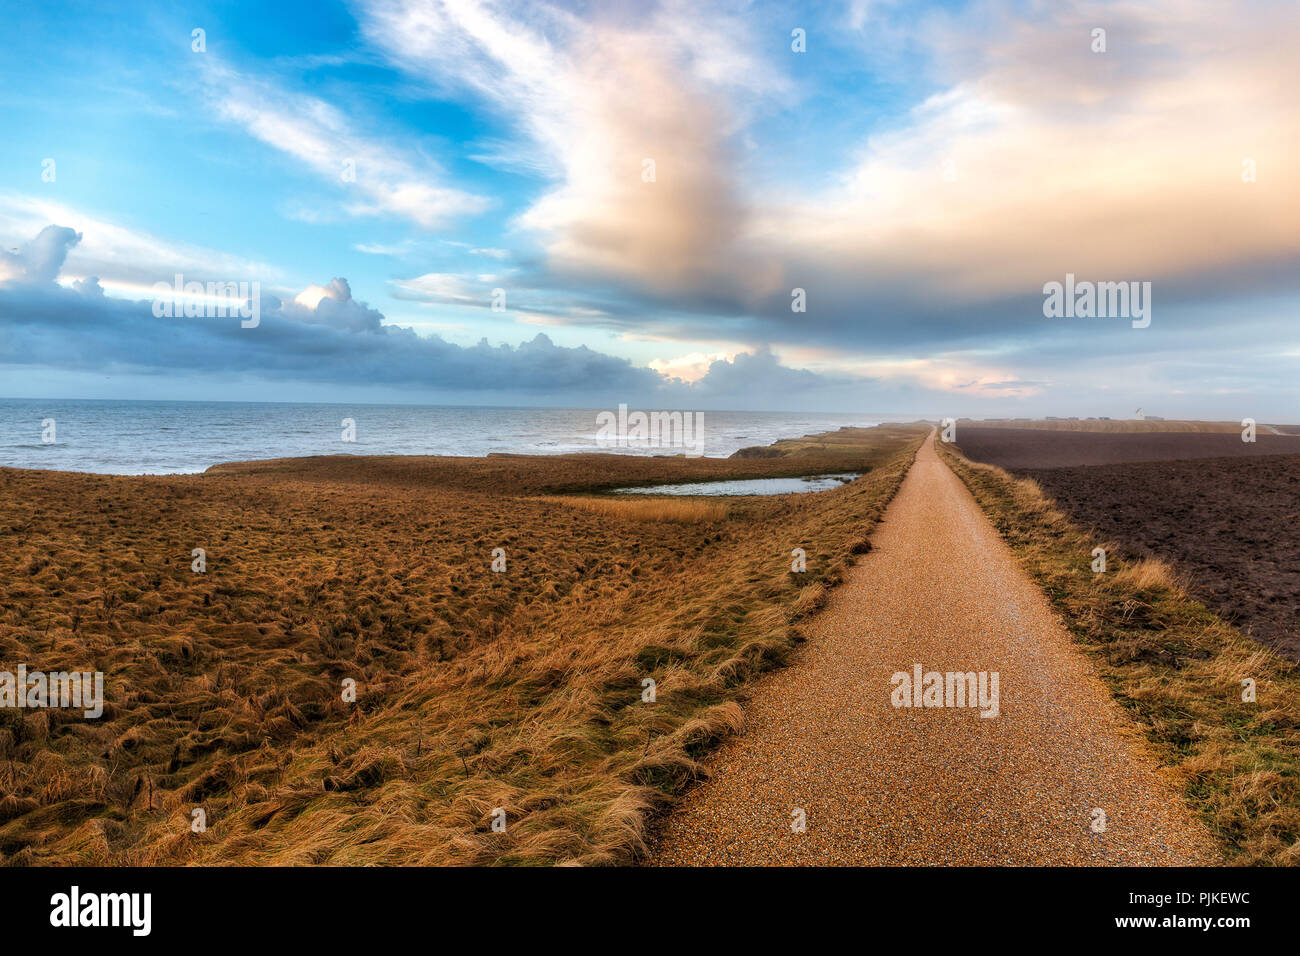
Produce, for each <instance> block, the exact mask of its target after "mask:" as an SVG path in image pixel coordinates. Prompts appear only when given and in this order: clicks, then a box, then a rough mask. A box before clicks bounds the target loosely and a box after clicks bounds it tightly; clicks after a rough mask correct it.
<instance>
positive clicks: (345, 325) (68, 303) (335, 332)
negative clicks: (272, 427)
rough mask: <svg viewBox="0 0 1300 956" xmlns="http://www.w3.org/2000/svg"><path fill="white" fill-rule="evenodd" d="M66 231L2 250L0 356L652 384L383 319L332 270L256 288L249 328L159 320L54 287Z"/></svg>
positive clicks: (457, 382)
mask: <svg viewBox="0 0 1300 956" xmlns="http://www.w3.org/2000/svg"><path fill="white" fill-rule="evenodd" d="M77 238H79V237H78V236H77V234H76V233H75V232H73V231H72V230H70V229H65V228H63V227H58V226H50V227H48V228H46V229H44V230H42V231H41V233H40V235H39V236H38V238H37V239H36V240H35V241H33V242H32V243H30V244H28V246H27V247H26V248H25V249H24V251H23V252H22V253H20V254H18V255H16V256H15V255H12V254H8V253H6V256H8V259H7V260H6V261H7V262H10V263H20V264H21V265H22V269H23V271H22V272H21V273H20V274H18V275H15V276H11V277H10V278H9V279H7V280H6V281H2V282H0V363H3V364H5V365H10V366H18V365H22V366H43V367H49V368H54V369H61V370H72V371H75V370H112V371H116V372H119V373H124V372H146V373H152V374H156V375H164V376H173V377H179V378H181V379H184V378H185V377H186V376H188V375H191V374H194V373H209V372H219V373H231V372H238V373H239V374H241V375H251V376H257V377H261V378H263V379H265V380H268V381H281V382H283V381H284V380H290V381H293V380H297V381H304V382H308V381H310V382H323V383H331V384H336V385H341V386H352V387H370V386H375V387H377V386H383V387H387V386H408V387H414V388H423V389H435V390H436V389H456V390H468V391H502V392H515V393H531V394H540V395H552V394H557V393H563V392H566V391H567V392H573V393H590V392H592V391H607V392H611V393H618V392H631V391H635V392H637V393H638V394H645V393H649V392H653V391H654V390H655V389H656V388H658V387H659V385H660V384H661V379H660V377H659V376H658V375H657V374H656V373H655V372H653V371H651V370H650V369H645V368H637V367H635V366H633V365H632V364H631V363H630V362H629V361H628V360H626V359H621V358H617V357H614V356H610V355H604V354H601V353H599V352H595V351H592V350H591V349H588V348H585V347H580V348H566V347H561V346H557V345H555V344H554V343H553V342H552V341H551V340H550V339H549V338H547V337H546V336H545V335H540V334H539V335H537V336H536V337H534V338H533V339H532V340H530V341H527V342H524V343H522V344H520V345H519V346H514V347H512V346H508V345H498V346H492V345H490V344H489V343H488V342H487V341H486V340H483V341H481V342H479V343H478V344H477V345H474V346H470V347H462V346H458V345H454V344H452V343H449V342H446V341H444V340H442V339H441V338H438V337H436V336H434V337H428V338H424V337H421V336H419V335H416V334H415V333H414V332H413V331H412V330H410V329H406V328H400V327H397V326H389V325H384V324H382V323H383V315H382V314H381V313H379V312H378V311H377V310H375V309H372V308H370V307H369V306H368V305H366V303H364V302H358V301H357V300H356V299H354V298H353V297H352V291H351V288H350V286H349V284H348V282H347V280H346V279H342V278H335V279H332V280H331V281H330V282H328V283H326V284H325V285H317V286H311V287H309V288H308V289H305V290H303V292H302V293H300V294H299V295H298V296H297V297H295V298H294V299H291V300H288V301H283V302H282V301H280V300H279V299H277V298H275V297H274V296H263V298H262V301H261V321H260V324H258V326H257V327H256V328H243V327H241V323H240V320H239V318H238V317H230V318H225V317H213V318H168V317H163V318H159V317H155V315H154V314H153V304H152V302H150V301H146V300H124V299H117V298H109V297H106V296H104V295H103V292H102V289H101V288H100V286H99V284H98V282H97V281H94V280H87V281H85V282H79V283H74V287H73V288H68V287H65V286H62V285H59V284H58V283H57V282H56V281H55V279H56V278H57V264H58V263H59V262H61V261H62V258H63V256H64V254H65V253H66V251H67V248H68V247H69V246H70V245H72V244H73V243H75V241H76V239H77Z"/></svg>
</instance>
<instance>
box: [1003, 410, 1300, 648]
mask: <svg viewBox="0 0 1300 956" xmlns="http://www.w3.org/2000/svg"><path fill="white" fill-rule="evenodd" d="M1108 437H1110V436H1108ZM1178 437H1183V436H1178ZM1189 437H1193V438H1205V437H1219V436H1189ZM1261 437H1262V436H1261ZM1017 473H1018V474H1021V475H1023V476H1026V477H1031V478H1033V479H1035V480H1036V481H1037V482H1038V483H1039V484H1040V485H1041V486H1042V488H1043V491H1045V492H1046V493H1047V494H1048V495H1050V496H1051V497H1052V498H1054V499H1056V501H1057V502H1058V503H1059V504H1060V505H1061V506H1062V507H1063V508H1064V509H1065V510H1066V511H1067V512H1068V513H1069V514H1070V515H1071V516H1072V518H1073V519H1074V520H1075V521H1076V522H1077V523H1079V524H1081V525H1083V526H1084V527H1092V528H1094V529H1096V533H1097V536H1098V537H1097V540H1098V542H1099V543H1101V542H1103V541H1106V540H1112V541H1116V542H1118V543H1120V544H1122V545H1123V546H1124V547H1125V548H1126V549H1128V550H1129V551H1131V552H1133V553H1134V554H1138V555H1142V556H1155V557H1159V558H1163V559H1165V560H1166V561H1168V562H1169V563H1170V564H1172V565H1173V566H1174V567H1175V568H1177V569H1178V570H1179V571H1181V572H1182V573H1183V574H1184V575H1186V576H1188V577H1189V579H1190V580H1189V583H1190V585H1191V589H1192V591H1193V593H1195V594H1196V595H1197V596H1198V597H1200V598H1201V599H1202V600H1204V601H1205V602H1206V603H1207V604H1208V605H1209V606H1211V607H1213V608H1214V609H1215V611H1216V612H1217V613H1218V614H1219V615H1220V616H1221V617H1223V618H1224V619H1225V620H1228V621H1230V622H1232V623H1233V624H1235V625H1236V626H1237V627H1239V628H1240V629H1241V630H1242V631H1243V632H1245V633H1247V634H1249V635H1250V636H1252V637H1254V638H1255V639H1256V640H1259V641H1260V642H1262V643H1264V644H1267V645H1269V646H1271V647H1273V648H1274V649H1275V650H1277V651H1278V652H1279V653H1283V654H1285V655H1286V656H1288V657H1290V658H1292V659H1293V660H1300V455H1274V456H1270V457H1237V458H1214V459H1203V460H1193V461H1160V462H1141V463H1136V462H1135V463H1131V464H1120V465H1095V466H1091V467H1081V468H1053V469H1025V470H1019V471H1018V472H1017Z"/></svg>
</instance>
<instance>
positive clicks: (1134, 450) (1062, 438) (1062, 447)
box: [957, 426, 1300, 471]
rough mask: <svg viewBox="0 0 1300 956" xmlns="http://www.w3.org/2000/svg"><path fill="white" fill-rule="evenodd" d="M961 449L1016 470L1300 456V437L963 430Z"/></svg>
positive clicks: (959, 440) (969, 455) (977, 458)
mask: <svg viewBox="0 0 1300 956" xmlns="http://www.w3.org/2000/svg"><path fill="white" fill-rule="evenodd" d="M957 444H958V446H959V447H960V448H961V450H962V451H963V452H964V453H965V455H966V457H967V458H970V459H972V460H974V461H984V462H988V463H989V464H991V465H999V466H1001V467H1003V468H1009V469H1011V470H1012V471H1019V470H1021V469H1024V468H1072V467H1075V466H1078V465H1117V464H1122V463H1123V462H1130V461H1171V460H1184V459H1189V458H1228V457H1233V458H1238V457H1245V458H1255V457H1259V456H1261V455H1297V454H1300V435H1268V434H1264V433H1263V430H1262V429H1260V432H1259V433H1258V434H1257V435H1256V437H1255V441H1254V442H1253V443H1251V442H1244V441H1242V440H1241V435H1240V434H1239V433H1231V434H1222V433H1218V434H1215V433H1199V432H1070V431H1048V430H1046V429H1031V428H980V427H978V426H961V427H959V428H958V429H957Z"/></svg>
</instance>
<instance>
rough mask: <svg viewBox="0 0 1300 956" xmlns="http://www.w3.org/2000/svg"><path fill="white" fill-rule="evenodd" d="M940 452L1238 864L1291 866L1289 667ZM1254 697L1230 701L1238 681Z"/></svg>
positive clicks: (1293, 761) (1295, 804)
mask: <svg viewBox="0 0 1300 956" xmlns="http://www.w3.org/2000/svg"><path fill="white" fill-rule="evenodd" d="M940 450H941V453H942V454H943V455H944V456H945V459H946V460H947V461H948V462H949V464H950V465H952V467H953V469H954V470H955V471H956V472H957V474H958V475H959V476H960V477H961V478H962V480H963V481H964V482H965V483H966V485H967V487H968V488H970V490H971V492H972V494H974V496H975V498H976V500H977V501H979V503H980V505H981V506H982V507H983V508H984V510H985V511H986V512H987V513H988V515H989V518H990V520H992V521H993V523H994V524H995V525H996V526H997V528H998V529H999V530H1000V531H1001V533H1002V535H1003V536H1004V537H1005V538H1006V540H1007V542H1008V543H1009V544H1010V545H1011V547H1012V548H1013V549H1014V550H1015V552H1016V553H1017V554H1018V555H1019V557H1020V559H1021V560H1022V561H1023V562H1024V564H1025V566H1026V568H1027V569H1028V571H1029V572H1030V573H1031V574H1032V575H1033V576H1034V577H1035V579H1036V580H1037V581H1038V582H1039V584H1040V585H1041V586H1042V587H1043V589H1044V591H1045V592H1046V593H1047V595H1048V596H1049V597H1050V598H1051V600H1052V602H1053V603H1054V604H1055V606H1056V607H1057V609H1058V610H1059V611H1060V612H1061V614H1062V617H1063V619H1064V621H1065V623H1066V626H1067V627H1069V629H1070V630H1071V632H1072V633H1073V634H1074V635H1075V637H1076V639H1077V640H1078V642H1079V644H1080V645H1081V646H1082V647H1083V648H1084V649H1085V650H1086V651H1087V653H1088V654H1089V655H1090V656H1091V657H1092V659H1093V661H1094V663H1095V665H1096V667H1097V669H1098V671H1099V673H1100V674H1101V675H1102V677H1103V678H1104V679H1105V680H1106V681H1107V683H1108V684H1109V686H1110V688H1111V691H1112V693H1113V694H1114V695H1115V699H1116V700H1117V701H1118V702H1119V703H1120V704H1121V705H1123V706H1124V707H1125V708H1126V709H1127V711H1128V712H1129V714H1130V716H1131V717H1132V718H1133V720H1134V721H1135V722H1136V723H1137V725H1138V726H1139V727H1140V728H1141V729H1142V730H1143V731H1144V732H1145V734H1146V737H1147V739H1148V741H1149V743H1150V745H1151V747H1152V749H1153V751H1154V752H1155V754H1156V755H1157V757H1158V759H1160V761H1161V762H1162V763H1163V764H1164V765H1165V766H1166V767H1168V768H1169V769H1170V772H1171V773H1172V774H1173V775H1174V776H1175V777H1176V779H1177V780H1178V781H1179V782H1180V784H1181V786H1182V787H1183V789H1184V791H1185V793H1186V795H1187V797H1188V799H1189V801H1190V803H1191V805H1192V806H1193V807H1194V808H1195V809H1196V810H1197V811H1199V813H1200V814H1201V816H1202V817H1203V818H1204V819H1205V820H1206V822H1207V823H1208V824H1209V825H1210V826H1211V828H1212V829H1213V830H1214V832H1215V833H1216V834H1217V835H1218V836H1219V837H1220V839H1221V840H1222V843H1223V846H1224V848H1225V852H1226V853H1227V854H1228V856H1229V858H1230V859H1231V860H1232V861H1233V862H1235V863H1240V864H1248V865H1259V864H1276V865H1295V864H1298V863H1300V666H1297V665H1296V664H1294V663H1292V662H1290V661H1288V660H1286V659H1285V658H1282V657H1279V656H1278V655H1276V654H1274V653H1272V652H1271V651H1268V650H1266V649H1264V648H1261V647H1260V646H1259V645H1257V644H1255V643H1254V642H1252V641H1250V640H1248V639H1247V638H1245V637H1243V636H1242V635H1241V634H1240V633H1239V632H1237V631H1236V630H1235V629H1234V628H1232V627H1230V626H1229V625H1227V624H1225V623H1224V622H1223V621H1222V620H1220V619H1219V618H1218V617H1216V616H1215V615H1214V614H1212V613H1211V612H1210V611H1209V610H1207V609H1206V608H1205V607H1204V606H1203V605H1202V604H1200V603H1199V602H1197V601H1196V600H1194V599H1193V598H1192V597H1190V596H1189V595H1188V594H1187V592H1186V591H1185V590H1184V589H1183V587H1182V586H1181V585H1180V583H1179V580H1178V576H1177V575H1176V574H1174V573H1173V572H1172V571H1171V570H1170V569H1169V568H1168V566H1166V565H1164V564H1161V563H1160V562H1157V561H1150V560H1140V559H1136V558H1131V557H1129V556H1127V555H1126V554H1125V552H1124V550H1123V548H1122V547H1117V546H1115V545H1113V544H1105V543H1103V544H1102V545H1101V546H1103V547H1106V548H1107V573H1105V574H1094V573H1093V572H1092V570H1091V567H1090V565H1091V560H1092V559H1091V551H1092V549H1093V548H1094V547H1096V546H1097V545H1098V544H1099V542H1095V541H1093V540H1092V539H1091V538H1090V537H1089V536H1088V535H1087V533H1086V532H1084V531H1083V530H1081V529H1079V528H1078V527H1075V526H1074V525H1072V524H1071V523H1070V521H1069V520H1068V519H1067V518H1066V516H1065V515H1064V514H1063V513H1062V512H1061V511H1060V510H1058V509H1057V507H1056V506H1055V504H1054V503H1053V502H1052V501H1051V500H1050V499H1049V498H1047V497H1045V496H1044V495H1043V493H1042V491H1041V489H1039V488H1038V487H1037V486H1036V485H1034V484H1033V483H1032V482H1028V481H1022V480H1018V479H1016V478H1014V477H1013V476H1012V475H1010V474H1009V473H1007V472H1005V471H1003V470H1002V469H1000V468H996V467H993V466H990V465H982V464H975V463H972V462H970V461H968V460H967V459H965V458H964V457H962V456H960V455H959V454H957V453H955V452H954V451H952V450H951V449H950V448H948V447H943V446H941V448H940ZM1247 679H1250V680H1253V681H1255V684H1256V695H1257V697H1256V701H1255V702H1253V703H1252V702H1247V701H1243V700H1242V696H1243V684H1242V682H1243V681H1245V680H1247Z"/></svg>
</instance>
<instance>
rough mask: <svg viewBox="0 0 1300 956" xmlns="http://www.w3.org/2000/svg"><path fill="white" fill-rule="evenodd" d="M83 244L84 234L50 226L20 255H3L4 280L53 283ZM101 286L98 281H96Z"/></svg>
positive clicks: (2, 274)
mask: <svg viewBox="0 0 1300 956" xmlns="http://www.w3.org/2000/svg"><path fill="white" fill-rule="evenodd" d="M80 241H81V233H79V232H77V231H76V230H75V229H69V228H68V227H67V226H46V227H45V228H44V229H42V230H41V231H40V233H39V234H38V235H37V236H36V238H35V239H33V240H32V241H31V242H29V243H27V245H26V246H24V247H23V248H22V249H21V250H20V251H18V252H0V266H2V267H3V273H0V278H8V279H16V280H18V281H22V282H53V281H54V279H55V277H56V276H58V274H59V270H60V269H62V268H63V262H64V260H65V259H67V257H68V251H69V250H70V249H71V248H72V247H73V246H75V245H76V244H77V243H79V242H80ZM96 286H98V282H96Z"/></svg>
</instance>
